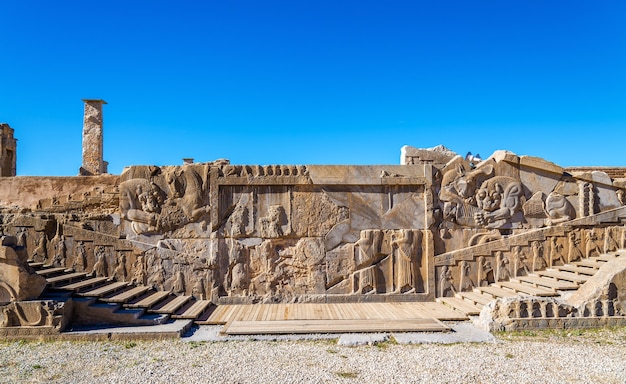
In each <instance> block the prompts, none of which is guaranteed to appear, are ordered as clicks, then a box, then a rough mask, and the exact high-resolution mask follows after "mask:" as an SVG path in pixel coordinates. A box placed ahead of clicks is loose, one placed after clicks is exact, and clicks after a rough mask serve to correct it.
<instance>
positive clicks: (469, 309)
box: [437, 297, 482, 316]
mask: <svg viewBox="0 0 626 384" xmlns="http://www.w3.org/2000/svg"><path fill="white" fill-rule="evenodd" d="M437 301H438V302H440V303H444V304H446V305H448V306H450V307H452V308H455V309H456V310H458V311H461V312H463V313H465V314H466V315H467V316H477V315H479V314H480V311H481V309H482V305H474V304H472V303H470V302H469V301H467V300H464V299H460V298H458V297H439V298H437Z"/></svg>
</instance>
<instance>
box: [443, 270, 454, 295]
mask: <svg viewBox="0 0 626 384" xmlns="http://www.w3.org/2000/svg"><path fill="white" fill-rule="evenodd" d="M452 283H453V278H452V271H450V269H449V268H448V266H447V265H444V266H443V267H441V272H440V273H439V297H446V296H448V294H449V293H452V294H455V293H456V290H455V289H454V284H452Z"/></svg>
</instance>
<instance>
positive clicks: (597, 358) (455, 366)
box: [0, 328, 626, 383]
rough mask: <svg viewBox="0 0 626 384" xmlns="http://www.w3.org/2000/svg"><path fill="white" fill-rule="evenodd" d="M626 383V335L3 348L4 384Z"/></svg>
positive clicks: (0, 374) (0, 371) (0, 378)
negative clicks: (447, 341) (432, 341)
mask: <svg viewBox="0 0 626 384" xmlns="http://www.w3.org/2000/svg"><path fill="white" fill-rule="evenodd" d="M363 381H368V382H370V383H421V382H426V383H440V382H447V383H530V382H537V383H626V328H617V329H609V330H607V329H602V330H587V331H569V332H567V331H551V332H550V331H546V332H536V333H530V332H526V333H515V334H504V335H499V336H498V338H497V341H496V342H495V343H457V344H449V345H443V344H418V345H400V344H397V343H396V342H395V341H394V339H391V340H389V341H386V342H383V343H378V344H374V345H365V346H357V347H343V346H339V345H337V342H336V340H318V341H258V340H257V341H252V340H250V341H228V342H184V341H181V340H166V341H119V342H69V341H57V342H10V343H9V342H4V343H2V342H0V382H2V383H16V382H51V383H284V382H285V383H286V382H289V383H350V382H352V383H357V382H363Z"/></svg>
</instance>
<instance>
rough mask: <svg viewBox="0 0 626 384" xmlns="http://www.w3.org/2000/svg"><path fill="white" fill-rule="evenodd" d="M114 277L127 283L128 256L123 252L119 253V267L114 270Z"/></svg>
mask: <svg viewBox="0 0 626 384" xmlns="http://www.w3.org/2000/svg"><path fill="white" fill-rule="evenodd" d="M113 276H115V280H117V281H127V280H128V271H127V270H126V254H125V253H124V252H122V251H119V252H118V253H117V265H116V266H115V269H114V270H113Z"/></svg>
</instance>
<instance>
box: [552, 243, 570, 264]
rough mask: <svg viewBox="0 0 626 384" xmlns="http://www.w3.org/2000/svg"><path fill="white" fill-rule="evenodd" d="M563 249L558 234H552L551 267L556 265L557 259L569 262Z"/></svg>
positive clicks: (565, 262) (564, 262)
mask: <svg viewBox="0 0 626 384" xmlns="http://www.w3.org/2000/svg"><path fill="white" fill-rule="evenodd" d="M562 249H563V244H560V243H559V242H558V241H557V237H556V236H552V237H551V238H550V260H549V261H550V267H552V266H553V265H556V262H557V261H561V262H562V263H563V264H567V261H565V257H563V253H562V252H561V250H562Z"/></svg>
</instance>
